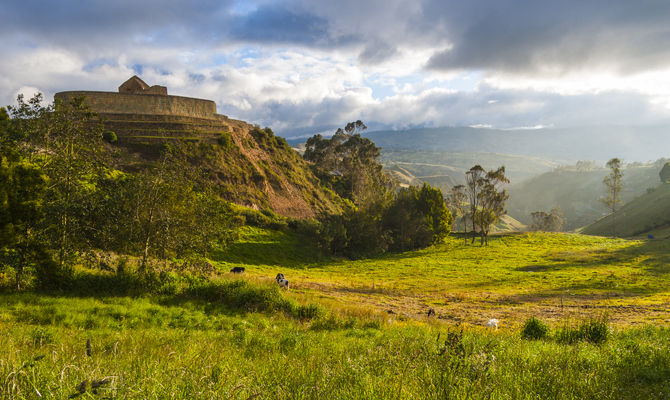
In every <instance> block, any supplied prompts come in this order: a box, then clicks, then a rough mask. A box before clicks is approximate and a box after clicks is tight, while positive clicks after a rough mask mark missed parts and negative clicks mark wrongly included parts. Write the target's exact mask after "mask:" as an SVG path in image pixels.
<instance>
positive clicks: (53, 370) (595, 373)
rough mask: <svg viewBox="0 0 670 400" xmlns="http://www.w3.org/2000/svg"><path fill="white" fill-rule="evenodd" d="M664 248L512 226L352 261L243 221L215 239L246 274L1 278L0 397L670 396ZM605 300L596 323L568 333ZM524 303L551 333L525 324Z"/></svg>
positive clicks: (221, 259)
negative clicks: (153, 281)
mask: <svg viewBox="0 0 670 400" xmlns="http://www.w3.org/2000/svg"><path fill="white" fill-rule="evenodd" d="M669 257H670V251H669V249H668V244H666V243H664V242H663V241H658V242H656V241H645V242H643V241H625V240H613V239H605V238H598V237H589V236H581V235H567V234H520V235H511V236H502V237H496V238H494V240H492V242H491V245H490V246H489V247H488V248H482V247H479V246H478V245H475V246H472V245H469V244H467V245H466V244H465V243H464V240H463V239H462V238H453V237H452V238H450V239H449V240H448V241H447V242H446V243H445V244H442V245H438V246H435V247H432V248H429V249H426V250H421V251H416V252H408V253H403V254H395V255H391V256H387V257H383V258H378V259H369V260H359V261H353V262H352V261H343V260H338V259H333V258H330V257H327V256H324V255H323V254H321V253H320V252H319V251H318V250H315V248H314V246H313V243H311V242H310V240H309V239H307V238H305V237H302V236H300V235H297V234H294V233H291V232H278V231H269V230H262V229H258V228H251V227H245V228H244V229H243V232H242V237H241V240H240V241H239V242H237V243H236V244H235V245H233V246H232V247H231V248H230V249H229V250H227V251H225V252H219V253H217V254H215V255H214V258H215V260H214V263H215V266H216V267H217V268H219V269H220V270H223V271H227V270H228V269H229V268H232V267H233V266H244V267H245V268H246V269H247V272H246V274H245V276H243V277H239V276H232V275H230V274H228V273H226V272H224V273H221V274H216V275H218V276H210V277H207V278H204V277H200V278H196V277H188V278H186V279H184V280H181V281H180V280H177V281H174V282H171V283H169V284H166V285H164V286H161V287H160V288H159V289H152V290H151V293H146V294H142V293H141V292H133V293H134V295H133V296H128V294H127V293H128V291H124V290H121V289H119V288H121V287H123V285H124V284H123V282H125V281H124V280H123V279H128V278H123V279H121V278H117V277H116V275H115V274H113V273H102V272H94V271H91V272H86V271H84V270H82V271H80V272H79V275H77V276H79V277H80V278H78V279H81V282H84V283H87V282H88V284H89V285H91V286H92V287H91V288H89V290H88V291H86V290H80V291H72V292H69V293H30V292H24V293H12V292H6V293H3V294H0V398H9V399H34V398H55V399H63V398H68V397H69V398H82V399H85V398H89V399H90V398H95V399H102V398H107V399H193V398H199V399H253V398H257V399H265V398H268V399H468V398H472V399H540V398H541V399H669V398H670V379H668V378H669V377H670V321H669V320H670V311H669V310H668V303H669V302H670V299H669V290H670V289H669V286H670V285H668V283H669V278H670V270H669V267H668V261H670V260H668V258H669ZM277 272H283V273H284V274H285V275H286V276H287V278H288V279H289V280H290V281H291V285H292V286H291V290H290V291H288V292H286V291H283V290H279V289H278V288H277V287H276V285H275V284H274V283H273V282H272V279H273V278H274V275H275V274H276V273H277ZM87 274H88V275H87ZM89 275H90V276H89ZM105 279H106V280H105ZM166 279H167V278H166ZM106 282H108V283H106ZM112 282H113V284H112ZM179 285H183V287H181V289H180V286H179ZM147 291H149V289H147ZM561 299H562V300H561ZM561 301H562V304H563V306H562V307H561ZM429 307H431V308H434V309H435V310H436V311H437V317H436V318H428V317H427V316H426V315H425V314H426V311H427V309H428V308H429ZM389 311H391V312H389ZM603 313H607V314H608V315H609V320H610V329H609V330H608V331H607V330H606V331H605V332H606V333H607V336H608V337H607V340H604V341H602V342H598V343H591V342H589V341H586V340H574V341H571V340H565V338H566V337H568V336H569V335H568V334H569V333H570V332H576V331H577V325H579V324H583V321H584V319H585V318H588V317H601V316H602V315H603ZM531 315H534V316H537V317H540V318H541V319H543V320H544V321H546V322H548V323H549V326H550V328H551V330H550V332H549V335H548V336H547V337H546V338H544V339H542V340H526V339H522V338H521V334H520V331H521V325H522V324H523V322H524V321H525V320H526V318H527V317H528V316H531ZM494 317H495V318H498V319H500V320H501V328H500V329H499V330H498V331H490V330H486V329H485V328H484V327H483V326H482V325H483V323H484V322H485V321H486V320H487V319H488V318H494ZM87 339H90V340H91V355H90V356H88V355H87V354H86V352H87V350H86V341H87Z"/></svg>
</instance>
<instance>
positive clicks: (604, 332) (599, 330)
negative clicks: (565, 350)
mask: <svg viewBox="0 0 670 400" xmlns="http://www.w3.org/2000/svg"><path fill="white" fill-rule="evenodd" d="M608 337H609V327H608V324H607V317H606V316H603V317H600V318H598V319H589V320H586V321H582V322H581V324H579V326H574V325H573V326H571V325H566V326H564V327H563V328H561V330H559V331H558V332H557V334H556V341H558V342H559V343H567V344H573V343H576V342H578V341H581V340H585V341H587V342H591V343H595V344H601V343H604V342H605V341H606V340H607V338H608Z"/></svg>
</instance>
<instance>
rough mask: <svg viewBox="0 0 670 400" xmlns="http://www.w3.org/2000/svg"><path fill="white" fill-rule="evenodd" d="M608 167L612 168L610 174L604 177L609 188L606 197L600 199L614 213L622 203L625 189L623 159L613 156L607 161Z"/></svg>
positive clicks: (604, 181)
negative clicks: (622, 192) (622, 168)
mask: <svg viewBox="0 0 670 400" xmlns="http://www.w3.org/2000/svg"><path fill="white" fill-rule="evenodd" d="M607 168H609V169H610V173H609V175H607V176H606V177H605V179H603V183H604V184H605V187H606V189H607V193H606V195H605V197H603V198H601V199H600V201H601V202H602V203H603V204H605V205H606V206H607V208H609V209H610V211H611V212H612V213H614V212H616V208H617V206H618V205H619V204H621V198H620V197H621V191H622V190H623V171H622V170H621V160H619V159H618V158H613V159H611V160H609V161H608V162H607Z"/></svg>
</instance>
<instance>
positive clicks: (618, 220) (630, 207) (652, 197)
mask: <svg viewBox="0 0 670 400" xmlns="http://www.w3.org/2000/svg"><path fill="white" fill-rule="evenodd" d="M582 233H585V234H588V235H600V236H620V237H646V236H647V235H653V236H654V237H656V238H663V239H665V238H668V237H670V184H665V185H661V186H659V187H658V188H656V189H655V190H653V191H650V192H649V193H646V194H644V195H642V196H640V197H637V198H635V199H633V200H631V201H629V202H628V203H626V204H624V205H623V206H622V207H621V208H619V210H617V212H616V213H614V214H610V215H607V216H605V217H602V218H600V219H599V220H598V221H596V222H594V223H592V224H591V225H588V226H586V227H585V228H583V229H582Z"/></svg>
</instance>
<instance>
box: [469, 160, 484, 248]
mask: <svg viewBox="0 0 670 400" xmlns="http://www.w3.org/2000/svg"><path fill="white" fill-rule="evenodd" d="M485 175H486V171H485V170H484V168H482V167H481V165H479V164H478V165H475V166H474V167H472V168H470V170H469V171H467V172H466V173H465V183H466V186H465V187H466V189H467V191H466V193H467V196H468V200H469V203H470V215H469V217H470V221H472V243H474V242H475V237H476V235H477V227H476V225H475V221H476V219H475V216H476V214H477V210H478V209H479V200H480V198H481V196H480V193H481V191H482V189H483V185H484V180H483V177H484V176H485Z"/></svg>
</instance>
